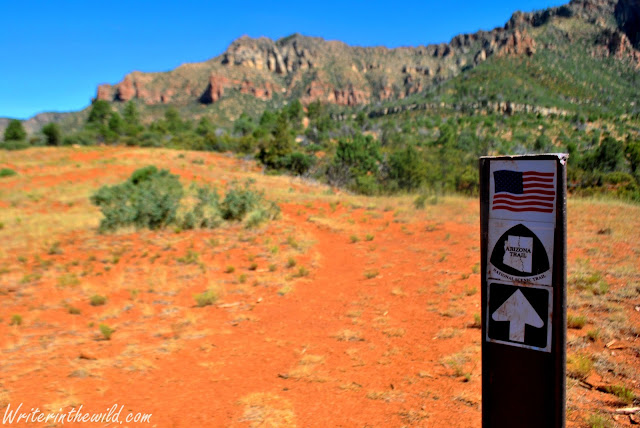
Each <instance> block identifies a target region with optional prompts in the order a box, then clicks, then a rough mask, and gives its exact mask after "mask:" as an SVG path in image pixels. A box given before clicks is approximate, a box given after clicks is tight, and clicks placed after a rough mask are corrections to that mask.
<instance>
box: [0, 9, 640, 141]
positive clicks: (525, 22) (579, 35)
mask: <svg viewBox="0 0 640 428" xmlns="http://www.w3.org/2000/svg"><path fill="white" fill-rule="evenodd" d="M639 16H640V6H639V3H638V1H637V0H579V1H576V0H574V1H571V2H570V3H569V4H567V5H564V6H560V7H556V8H550V9H547V10H544V11H538V12H532V13H521V12H516V13H514V14H513V16H512V17H511V19H510V20H509V21H508V22H507V23H506V24H505V25H504V27H499V28H495V29H493V30H491V31H479V32H477V33H474V34H461V35H458V36H456V37H454V38H453V39H452V40H451V41H450V42H449V43H441V44H433V45H428V46H417V47H402V48H395V49H388V48H385V47H354V46H349V45H346V44H344V43H342V42H339V41H326V40H323V39H321V38H314V37H306V36H303V35H300V34H293V35H291V36H288V37H285V38H282V39H279V40H277V41H273V40H270V39H268V38H264V37H263V38H258V39H252V38H249V37H246V36H245V37H241V38H239V39H237V40H236V41H234V42H233V43H231V45H230V46H229V47H228V48H227V50H226V51H225V52H223V53H222V54H221V55H219V56H216V57H214V58H212V59H210V60H208V61H205V62H201V63H192V64H184V65H182V66H180V67H178V68H176V69H175V70H172V71H169V72H161V73H143V72H137V71H134V72H132V73H130V74H128V75H126V76H125V77H124V79H123V80H122V81H121V82H118V83H116V84H102V85H100V86H98V88H97V92H96V99H99V100H106V101H109V102H111V103H113V104H114V108H116V109H118V110H120V109H121V107H119V106H120V105H121V104H123V103H124V102H126V101H129V100H133V101H134V102H136V103H137V104H138V105H139V107H140V109H141V111H142V112H143V116H144V117H145V118H146V120H147V121H151V120H152V119H153V118H158V117H160V116H162V114H163V113H164V111H165V110H166V108H167V106H174V107H176V108H177V109H178V110H179V111H180V113H181V114H182V115H183V116H187V117H191V118H193V119H197V118H198V117H201V116H206V117H209V118H210V119H212V120H213V122H214V123H217V124H219V125H228V124H229V123H230V121H233V120H234V119H236V118H237V117H239V116H240V114H241V113H243V112H246V113H248V114H249V115H252V116H256V115H259V114H261V112H262V111H263V110H264V109H269V108H277V107H280V106H282V105H283V104H285V103H287V102H290V101H291V100H293V99H300V100H301V101H302V103H303V104H308V103H310V102H312V101H315V100H319V101H321V102H326V103H330V104H335V105H337V106H340V107H342V108H351V107H355V108H361V107H363V106H379V105H381V104H385V105H396V104H402V101H403V100H404V99H406V98H412V97H415V96H419V97H420V98H427V99H433V97H432V93H433V91H434V90H436V89H438V88H440V87H441V86H442V85H443V84H447V83H449V84H448V85H447V88H448V92H447V94H448V97H447V99H453V100H455V99H458V98H460V97H462V98H465V99H467V100H471V101H472V102H477V101H478V99H487V100H495V101H505V102H507V101H510V102H520V103H528V104H535V105H538V106H542V107H562V108H564V109H569V110H575V109H582V108H584V106H588V108H590V109H595V110H601V109H602V108H604V109H605V110H606V108H607V104H615V106H616V109H617V110H619V111H624V112H627V113H633V112H637V111H638V106H637V105H636V104H635V102H634V100H635V99H637V98H638V95H639V92H638V89H637V88H638V87H640V85H637V76H638V68H639V67H640V51H639V50H638V49H639V48H640V36H639V35H638V34H639V30H638V29H639V28H640V25H639V24H638V23H639V22H640V18H639ZM465 82H466V83H465ZM620 97H622V98H623V99H622V102H620V101H621V100H620ZM498 109H502V108H501V107H496V108H495V109H494V110H498ZM84 117H86V116H82V118H80V117H79V116H78V113H71V114H69V115H65V114H51V113H45V114H42V115H38V116H36V117H34V118H32V119H29V120H28V121H26V122H25V127H26V128H27V130H28V131H29V132H35V131H37V130H38V129H39V128H40V127H41V126H42V125H43V124H44V123H46V122H49V121H54V122H58V123H61V125H62V126H63V128H64V129H67V130H73V129H77V128H78V126H79V125H80V124H81V122H82V120H84ZM4 126H6V120H4V121H3V120H0V128H2V129H3V128H4ZM2 129H0V131H2Z"/></svg>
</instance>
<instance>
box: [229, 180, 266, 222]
mask: <svg viewBox="0 0 640 428" xmlns="http://www.w3.org/2000/svg"><path fill="white" fill-rule="evenodd" d="M261 199H262V194H260V193H258V192H256V191H255V190H253V189H251V187H250V182H249V181H247V182H246V183H245V184H244V186H240V185H238V183H232V184H231V187H230V189H229V190H228V191H227V194H226V195H225V197H224V200H223V201H222V203H221V204H220V212H221V214H222V218H223V219H225V220H235V221H240V220H242V219H244V217H245V216H246V215H247V214H248V213H249V212H251V211H253V210H254V209H255V208H257V207H258V205H259V203H260V200H261Z"/></svg>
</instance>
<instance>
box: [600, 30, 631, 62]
mask: <svg viewBox="0 0 640 428" xmlns="http://www.w3.org/2000/svg"><path fill="white" fill-rule="evenodd" d="M593 54H594V56H599V57H610V56H612V57H614V58H617V59H619V60H629V61H631V62H632V63H633V64H634V65H635V67H636V68H640V51H638V50H636V49H635V48H634V47H633V45H632V44H631V41H630V40H629V38H628V37H627V35H626V34H625V33H623V32H622V31H615V30H609V29H605V30H604V31H603V32H602V33H601V34H600V36H599V37H598V38H597V39H596V46H595V48H594V51H593Z"/></svg>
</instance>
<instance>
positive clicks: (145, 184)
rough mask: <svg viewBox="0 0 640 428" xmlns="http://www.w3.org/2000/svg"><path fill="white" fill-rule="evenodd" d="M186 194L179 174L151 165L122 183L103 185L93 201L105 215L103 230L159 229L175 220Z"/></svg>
mask: <svg viewBox="0 0 640 428" xmlns="http://www.w3.org/2000/svg"><path fill="white" fill-rule="evenodd" d="M182 195H183V189H182V185H181V184H180V181H179V180H178V176H177V175H174V174H171V173H170V172H169V171H168V170H160V171H159V170H158V169H157V168H156V167H155V166H148V167H145V168H141V169H138V170H136V171H134V173H133V174H132V175H131V177H129V179H128V180H127V181H126V182H124V183H122V184H117V185H115V186H104V187H101V188H100V189H99V190H98V191H97V192H96V193H95V194H94V195H93V196H92V197H91V202H92V203H93V204H94V205H97V206H98V207H99V208H100V210H101V211H102V214H103V215H104V218H103V219H102V221H101V222H100V230H101V231H112V230H115V229H117V228H119V227H126V226H135V227H137V228H148V229H159V228H162V227H165V226H167V225H168V224H170V223H172V222H173V221H175V219H176V212H177V210H178V206H179V204H180V199H181V198H182Z"/></svg>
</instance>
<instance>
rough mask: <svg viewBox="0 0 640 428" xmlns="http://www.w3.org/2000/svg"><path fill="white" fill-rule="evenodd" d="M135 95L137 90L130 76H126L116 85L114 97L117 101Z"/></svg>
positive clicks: (127, 99)
mask: <svg viewBox="0 0 640 428" xmlns="http://www.w3.org/2000/svg"><path fill="white" fill-rule="evenodd" d="M135 97H137V91H136V88H135V86H134V84H133V81H132V80H131V77H130V76H126V77H125V78H124V80H123V81H122V83H120V84H119V85H118V89H117V90H116V99H117V100H118V101H129V100H130V99H132V98H135Z"/></svg>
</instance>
